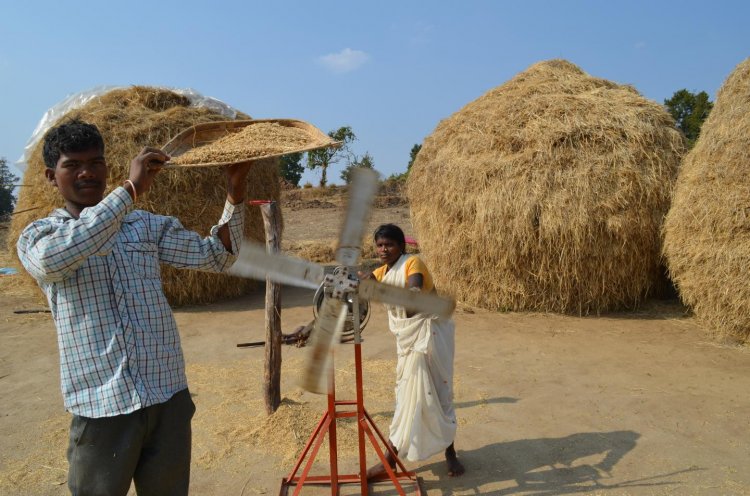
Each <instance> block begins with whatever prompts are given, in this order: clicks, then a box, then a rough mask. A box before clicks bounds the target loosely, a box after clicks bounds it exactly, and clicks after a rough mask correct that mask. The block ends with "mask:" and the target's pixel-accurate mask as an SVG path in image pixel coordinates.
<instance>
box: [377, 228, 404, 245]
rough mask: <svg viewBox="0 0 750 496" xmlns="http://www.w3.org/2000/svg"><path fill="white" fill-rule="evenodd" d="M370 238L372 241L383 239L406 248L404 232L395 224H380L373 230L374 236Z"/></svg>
mask: <svg viewBox="0 0 750 496" xmlns="http://www.w3.org/2000/svg"><path fill="white" fill-rule="evenodd" d="M372 237H373V240H374V241H377V240H378V238H385V239H390V240H393V241H395V242H396V243H399V244H400V245H401V246H402V247H406V237H405V236H404V231H402V230H401V228H400V227H398V226H397V225H396V224H381V225H380V226H378V228H377V229H375V234H373V236H372Z"/></svg>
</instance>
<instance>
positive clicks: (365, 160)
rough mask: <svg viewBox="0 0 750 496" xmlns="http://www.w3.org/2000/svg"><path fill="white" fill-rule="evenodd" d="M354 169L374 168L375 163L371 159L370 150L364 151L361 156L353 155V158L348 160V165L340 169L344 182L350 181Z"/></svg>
mask: <svg viewBox="0 0 750 496" xmlns="http://www.w3.org/2000/svg"><path fill="white" fill-rule="evenodd" d="M354 169H373V170H375V164H374V162H373V160H372V155H370V152H365V154H364V155H362V157H356V156H355V157H354V159H353V160H352V161H351V162H349V165H347V166H346V168H345V169H344V170H343V171H341V179H343V180H344V182H346V184H349V183H350V182H352V173H353V172H354Z"/></svg>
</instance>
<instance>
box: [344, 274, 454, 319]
mask: <svg viewBox="0 0 750 496" xmlns="http://www.w3.org/2000/svg"><path fill="white" fill-rule="evenodd" d="M359 296H361V297H362V298H365V299H368V300H375V301H379V302H381V303H385V304H388V305H396V306H400V307H404V308H406V309H408V310H412V311H416V312H419V313H425V314H434V315H438V316H440V317H444V318H449V317H450V316H451V315H452V314H453V310H455V308H456V302H455V301H454V300H452V299H450V298H443V297H442V296H438V295H436V294H434V293H420V292H418V291H411V290H409V289H406V288H399V287H397V286H391V285H390V284H381V283H379V282H376V281H374V280H372V279H365V280H362V281H360V282H359Z"/></svg>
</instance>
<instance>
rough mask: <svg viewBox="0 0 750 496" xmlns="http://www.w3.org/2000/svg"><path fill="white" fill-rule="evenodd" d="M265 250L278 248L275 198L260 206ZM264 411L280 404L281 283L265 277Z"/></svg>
mask: <svg viewBox="0 0 750 496" xmlns="http://www.w3.org/2000/svg"><path fill="white" fill-rule="evenodd" d="M260 212H261V214H262V215H263V228H264V229H265V231H266V249H267V250H268V252H269V253H278V252H279V251H281V212H280V211H279V206H278V204H277V203H276V202H275V201H272V202H269V203H265V204H263V205H260ZM263 393H264V395H263V396H264V399H265V403H266V413H267V414H268V415H271V414H272V413H273V412H275V411H276V409H277V408H279V405H280V404H281V284H278V283H276V282H273V281H271V280H270V279H269V278H266V362H265V372H264V374H263Z"/></svg>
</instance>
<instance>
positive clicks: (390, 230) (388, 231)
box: [373, 224, 406, 266]
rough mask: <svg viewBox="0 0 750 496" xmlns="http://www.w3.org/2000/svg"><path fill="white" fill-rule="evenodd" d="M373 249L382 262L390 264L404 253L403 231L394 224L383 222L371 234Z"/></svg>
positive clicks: (404, 240)
mask: <svg viewBox="0 0 750 496" xmlns="http://www.w3.org/2000/svg"><path fill="white" fill-rule="evenodd" d="M373 239H374V240H375V250H376V252H377V254H378V258H380V261H381V262H383V263H384V264H387V265H388V266H392V265H393V264H394V263H396V261H397V260H398V259H399V258H400V257H401V255H403V254H404V253H406V237H405V236H404V231H402V230H401V228H400V227H398V226H397V225H396V224H383V225H381V226H379V227H378V228H377V229H376V230H375V234H373Z"/></svg>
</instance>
